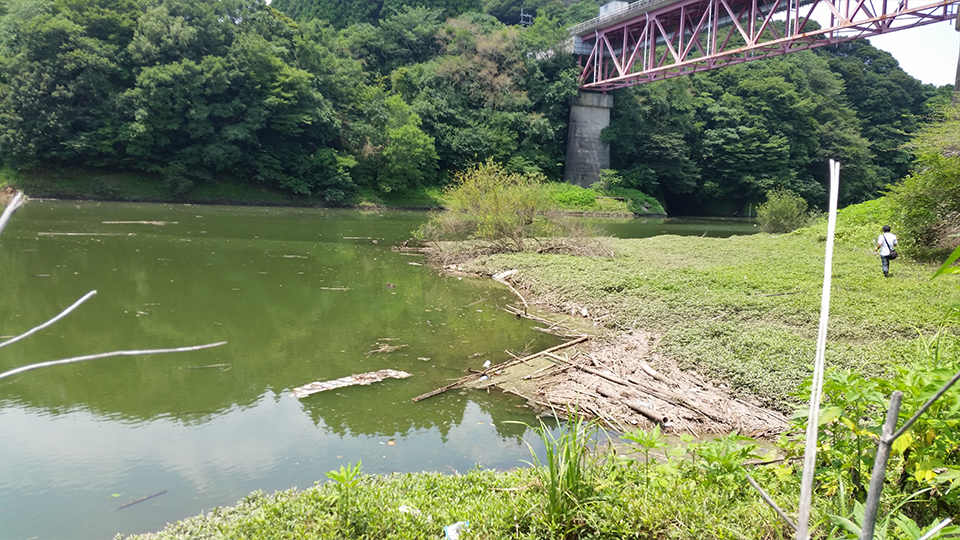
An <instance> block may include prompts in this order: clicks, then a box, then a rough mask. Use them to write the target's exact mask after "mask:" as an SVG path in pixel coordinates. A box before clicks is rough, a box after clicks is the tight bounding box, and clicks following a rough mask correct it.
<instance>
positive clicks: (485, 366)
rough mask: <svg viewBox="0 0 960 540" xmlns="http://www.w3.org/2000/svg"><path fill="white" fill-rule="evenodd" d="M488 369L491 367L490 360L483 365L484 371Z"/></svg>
mask: <svg viewBox="0 0 960 540" xmlns="http://www.w3.org/2000/svg"><path fill="white" fill-rule="evenodd" d="M488 367H490V361H489V360H487V361H486V362H484V363H483V369H487V368H488Z"/></svg>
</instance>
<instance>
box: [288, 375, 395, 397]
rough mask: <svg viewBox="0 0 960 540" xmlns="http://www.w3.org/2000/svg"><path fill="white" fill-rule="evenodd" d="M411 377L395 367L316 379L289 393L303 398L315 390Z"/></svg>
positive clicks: (315, 391) (320, 390)
mask: <svg viewBox="0 0 960 540" xmlns="http://www.w3.org/2000/svg"><path fill="white" fill-rule="evenodd" d="M407 377H412V375H411V374H409V373H407V372H406V371H397V370H395V369H381V370H380V371H371V372H369V373H359V374H357V375H350V376H348V377H341V378H339V379H334V380H332V381H318V382H312V383H310V384H307V385H304V386H299V387H297V388H294V389H293V391H292V392H290V395H291V396H293V397H296V398H305V397H307V396H309V395H311V394H316V393H317V392H325V391H327V390H335V389H337V388H343V387H345V386H355V385H368V384H372V383H375V382H380V381H382V380H384V379H406V378H407Z"/></svg>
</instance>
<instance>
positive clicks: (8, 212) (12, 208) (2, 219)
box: [0, 191, 24, 233]
mask: <svg viewBox="0 0 960 540" xmlns="http://www.w3.org/2000/svg"><path fill="white" fill-rule="evenodd" d="M23 199H24V196H23V192H22V191H18V192H17V195H16V196H15V197H14V198H13V200H12V201H10V204H8V205H7V208H6V209H4V211H3V215H0V233H2V232H3V229H4V228H5V227H6V226H7V223H8V222H9V221H10V218H11V217H13V213H14V212H16V211H17V209H18V208H20V206H22V205H23Z"/></svg>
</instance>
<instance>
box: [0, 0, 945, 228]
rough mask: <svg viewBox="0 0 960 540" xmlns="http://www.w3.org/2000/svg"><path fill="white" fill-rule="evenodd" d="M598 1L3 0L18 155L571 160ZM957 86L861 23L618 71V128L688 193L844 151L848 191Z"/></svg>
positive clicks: (418, 173)
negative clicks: (796, 39) (671, 66)
mask: <svg viewBox="0 0 960 540" xmlns="http://www.w3.org/2000/svg"><path fill="white" fill-rule="evenodd" d="M520 9H523V10H524V12H526V13H535V14H536V18H535V19H534V22H533V25H532V26H529V27H521V26H518V25H517V24H516V23H517V22H518V16H519V12H520ZM598 10H599V4H598V3H597V2H595V1H594V0H584V1H582V2H578V3H567V2H565V1H564V0H549V1H547V0H510V1H500V0H483V1H482V2H481V1H479V0H476V1H475V0H463V1H460V2H452V3H451V2H435V1H428V2H419V1H418V2H415V3H414V2H407V1H405V0H384V1H383V2H373V3H370V2H365V3H353V4H350V3H346V2H330V1H328V0H273V3H272V4H267V3H266V0H216V1H213V0H0V161H2V165H4V166H8V167H14V168H18V169H30V168H36V167H51V166H64V167H72V166H84V167H97V168H105V169H110V170H121V171H122V170H138V171H144V172H147V173H151V174H154V175H155V176H156V177H157V178H158V179H160V180H161V181H164V182H166V184H167V185H168V186H169V188H170V189H172V190H174V191H176V192H179V193H183V194H187V193H189V190H190V189H192V187H193V186H195V185H197V184H198V183H204V182H213V181H216V182H246V183H253V184H256V185H259V186H263V187H264V188H267V189H275V190H285V191H287V192H289V193H293V194H301V195H313V196H321V197H324V198H326V199H327V200H329V201H343V200H345V199H346V198H348V197H350V196H351V194H352V193H353V192H354V190H356V189H357V188H358V187H364V188H368V189H374V190H380V191H383V192H388V191H396V190H404V189H408V188H412V187H418V186H429V185H437V184H442V183H445V182H447V181H448V180H449V178H450V175H451V173H452V172H454V171H460V170H466V169H468V168H470V167H471V166H473V165H474V164H476V163H480V162H486V161H487V160H490V159H492V160H494V161H495V162H497V163H500V164H502V165H503V166H504V167H505V168H506V169H507V170H509V171H512V172H521V173H542V174H544V175H546V176H547V177H548V178H552V179H559V178H561V177H562V174H563V162H564V159H565V150H566V132H567V119H568V116H569V103H570V100H571V98H572V97H574V96H575V95H576V92H577V80H576V79H577V75H578V68H577V60H576V58H575V57H574V56H573V55H572V54H570V53H569V52H564V51H565V50H566V45H565V42H566V40H567V38H568V34H567V32H566V30H565V28H566V27H567V26H568V25H570V24H574V23H577V22H581V21H583V20H586V19H588V18H590V17H594V16H596V15H597V13H598ZM504 22H507V23H509V24H504ZM946 95H948V92H943V91H939V92H938V91H937V90H936V89H935V88H933V87H932V86H925V85H922V84H920V83H919V82H918V81H916V80H915V79H913V78H911V77H909V76H908V75H906V74H905V73H904V72H903V71H902V70H900V69H899V68H898V67H897V65H896V62H895V61H894V60H893V59H892V58H891V57H890V56H889V55H888V54H886V53H883V52H881V51H878V50H876V49H874V48H873V47H871V46H870V45H869V44H867V43H866V42H853V43H848V44H843V45H837V46H833V47H830V48H827V49H825V50H822V51H820V52H817V53H813V52H804V53H796V54H792V55H788V56H786V57H783V58H779V59H773V60H767V61H761V62H755V63H749V64H743V65H738V66H733V67H729V68H725V69H723V70H719V71H715V72H708V73H703V74H698V75H696V76H692V77H687V78H681V79H673V80H670V81H665V82H661V83H656V84H651V85H646V86H642V87H636V88H630V89H624V90H620V91H618V92H617V93H616V95H615V96H616V99H615V109H614V111H613V123H612V124H611V126H610V127H609V128H608V130H607V131H606V133H605V135H604V136H605V137H606V138H607V140H608V141H610V142H611V144H612V157H613V161H614V163H613V166H614V167H615V168H616V169H618V170H619V171H620V176H621V177H622V178H623V182H624V185H625V187H633V188H636V189H640V190H642V191H644V192H646V193H650V194H652V195H655V196H657V197H658V198H659V199H660V200H661V201H663V202H665V203H666V204H667V206H668V209H669V210H670V211H671V212H673V213H723V214H730V213H738V212H750V211H751V208H752V207H753V205H755V204H756V203H758V202H760V201H762V200H764V197H765V196H766V193H767V192H768V191H770V190H772V189H781V188H782V189H789V190H792V191H793V192H795V193H798V194H800V195H802V196H803V197H805V198H806V200H807V201H808V202H809V203H810V204H811V205H812V206H818V205H822V204H823V199H824V198H825V194H824V185H823V184H824V178H825V177H826V176H827V174H826V162H827V160H828V159H829V158H835V159H838V160H839V161H840V162H841V163H842V164H843V170H844V172H843V179H844V180H843V184H842V185H843V190H844V191H843V193H842V194H841V201H842V202H843V203H851V202H856V201H861V200H865V199H869V198H872V197H874V196H876V195H877V193H878V191H879V190H880V189H881V188H882V187H883V186H884V185H886V184H888V183H890V182H893V181H896V180H897V179H900V178H902V177H904V176H905V175H906V174H907V172H908V170H909V167H910V163H911V160H912V150H911V149H910V148H907V147H904V146H903V145H904V143H905V142H906V141H908V140H909V139H910V136H911V134H912V133H913V132H914V131H916V130H917V129H918V127H919V126H920V125H922V124H923V122H924V115H926V114H927V113H928V106H929V104H930V103H933V102H937V101H938V100H939V101H943V100H944V96H946Z"/></svg>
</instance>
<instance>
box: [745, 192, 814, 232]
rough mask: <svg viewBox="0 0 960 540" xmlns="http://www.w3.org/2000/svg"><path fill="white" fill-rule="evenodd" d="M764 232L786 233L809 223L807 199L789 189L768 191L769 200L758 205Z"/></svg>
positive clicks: (758, 216) (758, 213)
mask: <svg viewBox="0 0 960 540" xmlns="http://www.w3.org/2000/svg"><path fill="white" fill-rule="evenodd" d="M757 219H758V220H760V226H761V227H763V231H764V232H768V233H785V232H790V231H793V230H795V229H799V228H800V227H803V226H804V225H806V224H807V221H808V219H809V218H808V217H807V201H805V200H804V199H803V197H801V196H799V195H797V194H796V193H794V192H792V191H790V190H789V189H782V188H781V189H776V190H773V191H769V192H767V202H765V203H763V204H761V205H760V206H758V207H757Z"/></svg>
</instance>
